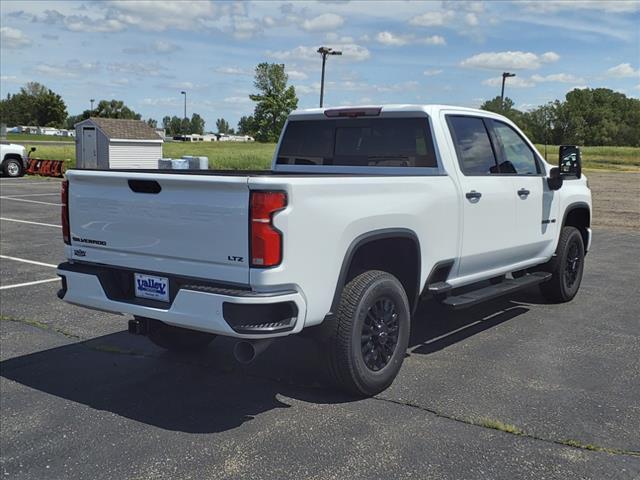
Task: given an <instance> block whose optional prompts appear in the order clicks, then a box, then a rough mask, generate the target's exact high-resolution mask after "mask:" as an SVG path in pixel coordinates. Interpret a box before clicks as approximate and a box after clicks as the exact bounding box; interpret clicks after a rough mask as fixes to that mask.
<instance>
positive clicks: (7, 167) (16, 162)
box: [3, 158, 23, 178]
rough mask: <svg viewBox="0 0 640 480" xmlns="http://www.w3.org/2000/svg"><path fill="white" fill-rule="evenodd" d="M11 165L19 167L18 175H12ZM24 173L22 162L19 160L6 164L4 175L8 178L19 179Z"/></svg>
mask: <svg viewBox="0 0 640 480" xmlns="http://www.w3.org/2000/svg"><path fill="white" fill-rule="evenodd" d="M11 164H15V165H16V166H17V167H18V173H17V174H15V175H11V174H10V173H9V165H11ZM22 172H23V168H22V165H21V164H20V162H19V161H18V160H15V159H13V158H12V159H9V160H7V161H6V162H5V163H4V168H3V173H4V174H5V175H6V176H7V177H11V178H18V177H21V176H22Z"/></svg>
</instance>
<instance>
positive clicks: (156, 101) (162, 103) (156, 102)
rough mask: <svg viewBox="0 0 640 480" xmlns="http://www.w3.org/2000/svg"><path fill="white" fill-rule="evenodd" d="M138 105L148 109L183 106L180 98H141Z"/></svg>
mask: <svg viewBox="0 0 640 480" xmlns="http://www.w3.org/2000/svg"><path fill="white" fill-rule="evenodd" d="M140 103H141V104H142V105H147V106H150V107H181V106H182V105H184V104H183V100H182V98H178V97H163V98H143V99H142V100H141V101H140Z"/></svg>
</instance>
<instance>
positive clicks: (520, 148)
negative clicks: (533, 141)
mask: <svg viewBox="0 0 640 480" xmlns="http://www.w3.org/2000/svg"><path fill="white" fill-rule="evenodd" d="M492 125H493V131H494V133H495V136H496V139H497V141H498V146H499V148H500V150H501V153H502V159H501V162H500V173H515V174H518V175H537V174H538V173H540V169H539V166H538V162H537V161H536V156H535V153H534V152H533V150H532V149H531V148H530V147H529V145H527V143H526V142H525V141H524V140H523V139H522V137H521V136H520V135H519V134H518V132H516V131H515V130H514V129H513V128H511V127H510V126H509V125H507V124H506V123H502V122H498V121H496V120H493V121H492Z"/></svg>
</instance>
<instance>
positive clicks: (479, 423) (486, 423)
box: [373, 396, 640, 457]
mask: <svg viewBox="0 0 640 480" xmlns="http://www.w3.org/2000/svg"><path fill="white" fill-rule="evenodd" d="M373 399H374V400H377V401H380V402H387V403H393V404H395V405H402V406H405V407H409V408H415V409H418V410H421V411H423V412H427V413H431V414H432V415H435V416H437V417H439V418H444V419H447V420H452V421H454V422H458V423H462V424H465V425H472V426H475V427H482V428H488V429H491V430H498V431H500V432H503V433H507V434H509V435H515V436H517V437H524V438H530V439H532V440H538V441H541V442H545V443H551V444H554V445H561V446H564V447H572V448H577V449H579V450H588V451H591V452H603V453H608V454H611V455H625V456H631V457H640V451H635V450H626V449H621V448H611V447H605V446H602V445H594V444H591V443H584V442H581V441H579V440H573V439H557V438H551V437H545V436H542V435H538V434H534V433H531V432H526V431H524V430H522V429H520V428H518V427H517V426H515V425H511V424H508V423H504V422H502V421H500V420H495V419H491V418H479V419H473V418H465V417H459V416H455V415H449V414H446V413H443V412H440V411H438V410H435V409H433V408H429V407H425V406H423V405H419V404H417V403H413V402H409V401H401V400H394V399H392V398H385V397H380V396H374V397H373Z"/></svg>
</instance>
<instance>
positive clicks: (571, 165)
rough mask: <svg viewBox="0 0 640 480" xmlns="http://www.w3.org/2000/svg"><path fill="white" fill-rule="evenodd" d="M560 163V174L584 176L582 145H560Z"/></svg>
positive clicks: (564, 175) (576, 176) (575, 176)
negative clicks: (581, 154) (581, 155)
mask: <svg viewBox="0 0 640 480" xmlns="http://www.w3.org/2000/svg"><path fill="white" fill-rule="evenodd" d="M558 156H559V157H560V158H559V160H558V164H559V167H560V174H561V175H562V176H563V177H565V178H567V177H571V178H580V177H581V176H582V159H581V157H580V147H578V146H577V145H560V150H559V155H558Z"/></svg>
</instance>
